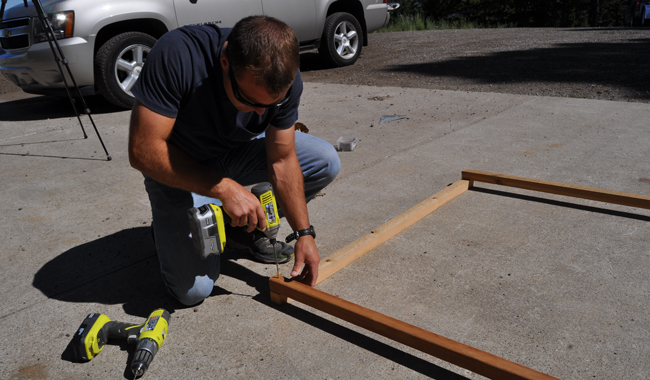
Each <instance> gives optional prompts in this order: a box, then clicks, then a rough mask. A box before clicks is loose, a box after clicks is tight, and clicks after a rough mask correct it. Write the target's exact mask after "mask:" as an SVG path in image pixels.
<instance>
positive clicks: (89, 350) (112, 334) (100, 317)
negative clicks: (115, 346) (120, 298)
mask: <svg viewBox="0 0 650 380" xmlns="http://www.w3.org/2000/svg"><path fill="white" fill-rule="evenodd" d="M169 320H170V315H169V312H168V311H167V310H165V309H158V310H154V311H153V312H152V313H151V314H150V315H149V317H148V318H147V320H146V321H145V322H144V323H143V324H140V325H137V324H133V323H125V322H117V321H111V320H110V318H108V317H107V316H106V315H104V314H99V313H91V314H88V316H87V317H86V319H84V321H83V322H82V323H81V326H79V329H78V330H77V333H76V334H75V335H74V337H73V338H72V347H73V349H74V352H75V356H76V357H77V360H78V361H89V360H91V359H92V358H94V357H95V356H97V354H99V353H100V352H101V351H102V350H103V349H104V345H106V343H107V342H108V341H109V340H112V339H116V340H122V341H126V342H127V344H133V343H137V346H136V349H135V354H134V356H133V362H131V371H132V372H133V374H134V375H135V377H140V376H142V375H144V373H145V372H146V371H147V369H148V368H149V365H150V364H151V361H152V360H153V357H154V356H155V355H156V353H157V352H158V350H159V349H160V347H161V346H162V344H163V342H164V341H165V337H166V336H167V330H168V329H169Z"/></svg>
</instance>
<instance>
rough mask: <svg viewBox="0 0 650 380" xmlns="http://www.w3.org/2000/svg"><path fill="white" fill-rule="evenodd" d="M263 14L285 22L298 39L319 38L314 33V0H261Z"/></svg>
mask: <svg viewBox="0 0 650 380" xmlns="http://www.w3.org/2000/svg"><path fill="white" fill-rule="evenodd" d="M262 6H263V7H264V14H265V15H267V16H272V17H275V18H278V19H280V20H282V21H284V22H286V23H287V24H288V25H289V26H290V27H291V29H293V31H294V33H296V37H298V41H300V42H304V41H311V40H315V39H317V38H320V35H318V33H316V1H315V0H262Z"/></svg>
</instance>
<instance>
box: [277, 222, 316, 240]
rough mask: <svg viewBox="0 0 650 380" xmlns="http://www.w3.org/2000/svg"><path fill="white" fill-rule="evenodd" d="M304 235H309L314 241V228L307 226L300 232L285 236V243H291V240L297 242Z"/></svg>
mask: <svg viewBox="0 0 650 380" xmlns="http://www.w3.org/2000/svg"><path fill="white" fill-rule="evenodd" d="M305 235H311V236H313V237H314V239H316V231H314V226H309V228H305V229H302V230H298V231H293V232H292V233H290V234H289V235H287V237H286V239H284V240H285V241H286V242H287V243H290V242H292V241H293V240H298V238H300V237H301V236H305Z"/></svg>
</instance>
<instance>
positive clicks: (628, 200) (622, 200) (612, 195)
mask: <svg viewBox="0 0 650 380" xmlns="http://www.w3.org/2000/svg"><path fill="white" fill-rule="evenodd" d="M462 178H463V179H465V180H468V181H472V182H473V181H478V182H485V183H492V184H495V185H502V186H509V187H516V188H519V189H526V190H534V191H540V192H544V193H551V194H558V195H567V196H569V197H574V198H583V199H590V200H593V201H600V202H607V203H614V204H619V205H624V206H632V207H639V208H645V209H650V196H647V195H638V194H630V193H622V192H619V191H610V190H602V189H597V188H593V187H585V186H576V185H568V184H565V183H559V182H550V181H542V180H538V179H532V178H524V177H516V176H512V175H505V174H498V173H489V172H483V171H479V170H471V169H466V170H463V172H462Z"/></svg>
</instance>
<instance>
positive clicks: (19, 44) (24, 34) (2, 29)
mask: <svg viewBox="0 0 650 380" xmlns="http://www.w3.org/2000/svg"><path fill="white" fill-rule="evenodd" d="M0 45H2V48H3V49H7V50H8V49H22V48H26V47H29V18H20V19H15V20H8V21H5V22H3V23H0Z"/></svg>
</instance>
